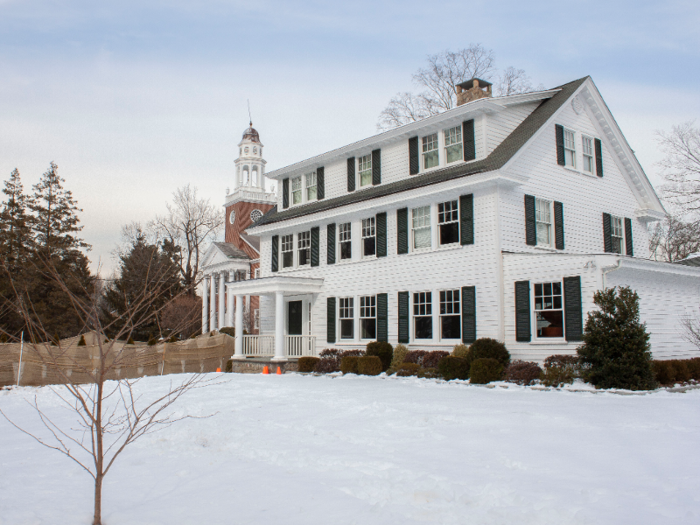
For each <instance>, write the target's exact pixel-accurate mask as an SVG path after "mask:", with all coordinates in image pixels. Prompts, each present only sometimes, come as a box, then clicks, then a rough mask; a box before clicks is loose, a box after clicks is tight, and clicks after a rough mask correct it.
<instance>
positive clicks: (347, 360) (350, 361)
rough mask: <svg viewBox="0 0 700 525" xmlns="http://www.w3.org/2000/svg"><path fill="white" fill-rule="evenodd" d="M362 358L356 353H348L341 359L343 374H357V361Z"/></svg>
mask: <svg viewBox="0 0 700 525" xmlns="http://www.w3.org/2000/svg"><path fill="white" fill-rule="evenodd" d="M359 359H360V357H359V356H356V355H346V356H345V357H343V358H342V359H341V360H340V371H341V372H342V373H343V374H357V373H358V371H357V361H358V360H359Z"/></svg>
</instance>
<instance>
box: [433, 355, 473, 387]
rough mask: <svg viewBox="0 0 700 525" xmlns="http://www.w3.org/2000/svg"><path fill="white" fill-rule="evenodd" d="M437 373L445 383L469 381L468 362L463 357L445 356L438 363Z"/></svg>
mask: <svg viewBox="0 0 700 525" xmlns="http://www.w3.org/2000/svg"><path fill="white" fill-rule="evenodd" d="M438 372H439V373H440V375H441V376H442V378H443V379H445V380H446V381H451V380H453V379H469V361H467V360H466V359H465V358H463V357H454V356H449V355H448V356H445V357H443V358H442V359H440V362H439V363H438Z"/></svg>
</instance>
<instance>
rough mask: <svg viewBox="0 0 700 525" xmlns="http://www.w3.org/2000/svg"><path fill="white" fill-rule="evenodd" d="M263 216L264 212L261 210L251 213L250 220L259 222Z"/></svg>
mask: <svg viewBox="0 0 700 525" xmlns="http://www.w3.org/2000/svg"><path fill="white" fill-rule="evenodd" d="M262 216H263V212H261V211H260V210H253V211H251V212H250V220H251V221H252V222H258V221H259V220H260V219H261V218H262Z"/></svg>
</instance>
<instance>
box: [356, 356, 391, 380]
mask: <svg viewBox="0 0 700 525" xmlns="http://www.w3.org/2000/svg"><path fill="white" fill-rule="evenodd" d="M355 359H357V361H356V362H357V373H358V374H360V375H363V376H378V375H379V374H381V373H382V368H383V366H384V365H383V364H382V360H381V359H379V357H377V356H376V355H366V356H362V357H357V358H355Z"/></svg>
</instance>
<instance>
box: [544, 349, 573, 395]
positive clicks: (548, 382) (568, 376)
mask: <svg viewBox="0 0 700 525" xmlns="http://www.w3.org/2000/svg"><path fill="white" fill-rule="evenodd" d="M580 376H581V367H580V362H579V358H578V356H575V355H563V354H556V355H550V356H549V357H548V358H547V359H545V360H544V375H543V377H542V384H544V385H545V386H553V387H558V386H561V385H567V384H568V385H570V384H572V383H573V382H574V379H575V378H577V377H580Z"/></svg>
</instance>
